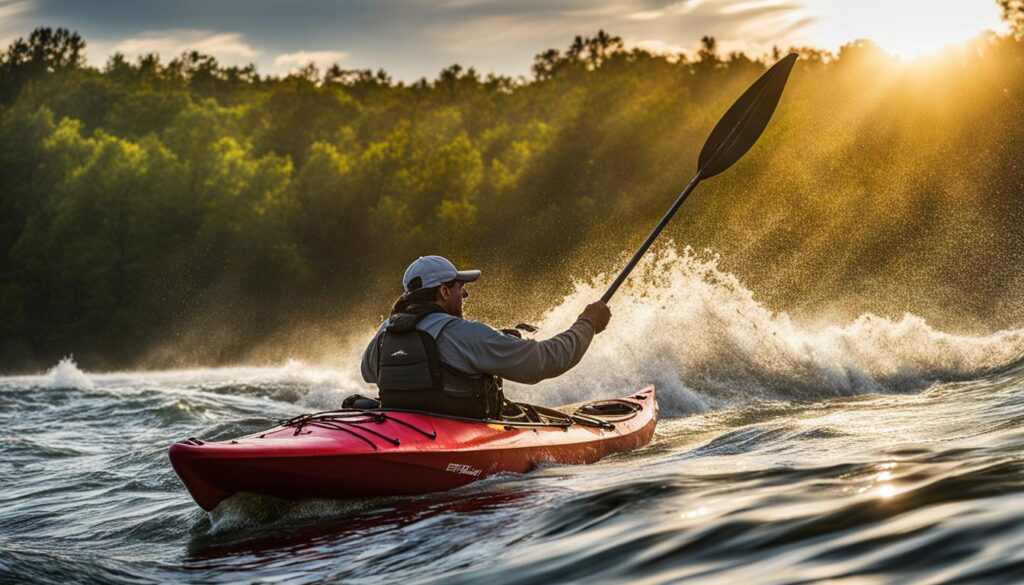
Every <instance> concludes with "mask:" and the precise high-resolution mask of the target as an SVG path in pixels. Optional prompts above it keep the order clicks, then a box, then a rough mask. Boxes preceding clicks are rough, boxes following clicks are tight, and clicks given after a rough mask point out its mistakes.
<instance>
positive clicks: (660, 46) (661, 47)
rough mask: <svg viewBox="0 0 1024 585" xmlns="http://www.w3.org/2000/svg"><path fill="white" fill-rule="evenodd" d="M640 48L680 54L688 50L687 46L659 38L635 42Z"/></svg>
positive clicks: (661, 52)
mask: <svg viewBox="0 0 1024 585" xmlns="http://www.w3.org/2000/svg"><path fill="white" fill-rule="evenodd" d="M634 44H635V45H636V46H637V47H638V48H641V49H643V50H645V51H649V52H651V53H658V54H678V53H683V52H685V51H686V47H683V46H682V45H676V44H672V43H666V42H665V41H662V40H659V39H649V40H646V41H638V42H636V43H634Z"/></svg>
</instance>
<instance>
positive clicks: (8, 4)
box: [0, 0, 35, 50]
mask: <svg viewBox="0 0 1024 585" xmlns="http://www.w3.org/2000/svg"><path fill="white" fill-rule="evenodd" d="M34 8H35V3H34V2H32V0H15V1H13V2H12V1H10V0H0V46H2V49H6V48H7V46H8V45H10V44H11V42H13V41H14V39H16V38H18V37H19V36H26V35H27V34H28V32H29V31H27V30H23V27H24V25H25V22H24V18H23V17H24V16H25V15H27V14H28V13H29V12H32V10H33V9H34ZM2 49H0V50H2Z"/></svg>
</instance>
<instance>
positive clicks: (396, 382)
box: [377, 307, 504, 419]
mask: <svg viewBox="0 0 1024 585" xmlns="http://www.w3.org/2000/svg"><path fill="white" fill-rule="evenodd" d="M432 312H441V309H440V307H439V308H438V310H437V311H431V312H428V313H424V314H421V315H410V314H405V313H399V314H396V315H392V316H391V318H390V319H388V323H387V325H386V326H385V328H384V331H383V332H382V333H381V334H380V337H379V338H378V341H377V343H378V345H377V388H378V389H380V402H381V408H398V409H405V410H423V411H427V412H436V413H438V414H448V415H452V416H463V417H467V418H479V419H487V418H490V419H498V418H500V416H501V404H502V401H503V399H504V396H503V394H502V391H501V378H499V377H498V376H492V375H487V374H485V375H477V376H471V375H468V374H464V373H462V372H460V371H458V370H456V369H455V368H452V367H451V366H449V365H448V364H445V363H444V362H442V361H441V358H440V356H439V354H438V351H437V341H436V340H435V339H434V337H433V336H432V335H430V334H429V333H427V332H426V331H421V330H419V329H416V325H417V324H418V323H419V322H420V321H421V320H422V319H423V318H424V317H426V316H427V315H429V314H431V313H432ZM452 321H454V319H452V320H449V321H448V323H445V324H444V326H442V328H441V331H440V332H439V333H438V337H440V336H441V335H442V334H443V333H444V329H445V328H446V327H447V326H448V325H449V324H451V322H452Z"/></svg>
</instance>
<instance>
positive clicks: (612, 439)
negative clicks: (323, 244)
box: [168, 386, 658, 510]
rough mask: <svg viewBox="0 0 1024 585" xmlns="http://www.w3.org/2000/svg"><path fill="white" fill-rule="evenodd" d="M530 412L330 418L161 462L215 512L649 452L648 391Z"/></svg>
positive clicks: (174, 454) (173, 449)
mask: <svg viewBox="0 0 1024 585" xmlns="http://www.w3.org/2000/svg"><path fill="white" fill-rule="evenodd" d="M526 406H528V405H526ZM528 408H529V409H530V410H533V412H532V413H525V414H524V415H523V416H519V417H516V418H515V419H513V420H501V421H476V420H470V419H462V418H455V417H446V416H440V415H434V414H428V413H423V412H413V411H399V410H389V409H373V410H339V411H331V412H325V413H317V414H313V415H302V416H300V417H295V418H293V419H291V420H289V421H283V422H282V423H281V424H280V425H279V426H277V427H274V428H272V429H269V430H267V431H264V432H261V433H255V434H252V435H247V436H245V437H240V438H237V439H233V440H230V441H219V442H204V441H201V440H198V439H188V440H186V441H181V442H178V443H175V444H173V445H171V446H170V448H169V450H168V455H169V457H170V460H171V465H172V466H173V467H174V470H175V472H176V473H177V474H178V476H179V477H180V478H181V480H182V482H183V483H184V484H185V487H186V488H187V489H188V491H189V493H190V494H191V495H192V497H193V498H194V499H195V500H196V502H197V503H198V504H199V505H200V506H201V507H202V508H204V509H206V510H212V509H213V508H214V507H216V506H217V504H219V503H220V502H221V501H222V500H224V499H226V498H228V497H230V496H232V495H234V494H235V493H238V492H251V493H257V494H264V495H271V496H276V497H280V498H285V499H302V498H358V497H370V496H391V495H413V494H423V493H429V492H437V491H444V490H449V489H452V488H456V487H459V486H462V485H466V484H468V483H471V482H474V481H478V480H480V479H484V478H486V477H489V476H491V475H494V474H496V473H508V472H515V473H524V472H526V471H529V470H530V469H532V468H534V467H536V466H537V465H538V464H542V463H562V464H583V463H592V462H594V461H597V460H598V459H600V458H602V457H605V456H607V455H609V454H612V453H618V452H623V451H629V450H632V449H636V448H638V447H641V446H643V445H645V444H647V443H648V442H649V441H650V439H651V436H652V435H653V434H654V428H655V425H656V424H657V419H658V405H657V399H656V395H655V390H654V387H653V386H648V387H647V388H644V389H643V390H640V391H639V392H636V393H634V394H632V395H630V396H628V397H626V398H620V399H615V400H602V401H597V402H589V403H584V404H580V405H571V406H567V407H560V408H559V409H546V408H542V407H529V406H528ZM566 415H569V416H566ZM537 421H540V422H537Z"/></svg>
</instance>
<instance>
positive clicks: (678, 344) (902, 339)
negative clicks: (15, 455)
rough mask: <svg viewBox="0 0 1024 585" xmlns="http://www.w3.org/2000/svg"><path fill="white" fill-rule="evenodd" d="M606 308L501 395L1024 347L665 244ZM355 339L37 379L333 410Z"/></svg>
mask: <svg viewBox="0 0 1024 585" xmlns="http://www.w3.org/2000/svg"><path fill="white" fill-rule="evenodd" d="M610 280H611V277H610V276H608V275H605V276H602V277H599V278H597V279H595V280H593V281H591V282H582V281H581V282H577V283H576V285H575V288H574V290H573V292H572V293H570V294H569V295H567V296H566V297H565V298H564V299H563V300H562V301H561V302H560V303H559V304H558V305H557V306H555V307H553V308H552V309H550V310H549V311H548V312H547V313H546V314H545V315H544V316H543V318H542V320H541V323H540V326H541V334H540V336H541V337H545V336H550V335H553V334H555V333H557V332H559V331H562V330H564V329H566V328H567V327H568V326H569V325H570V324H571V323H572V322H573V321H574V320H575V318H576V316H577V315H578V314H579V312H580V310H581V309H582V308H583V307H584V306H585V305H586V304H587V303H588V302H590V301H592V300H593V299H596V298H599V297H600V296H601V293H603V292H604V290H605V287H606V285H607V283H608V282H610ZM612 309H613V311H614V316H613V318H612V321H611V323H610V325H609V327H608V330H607V331H605V332H604V333H602V334H601V335H599V336H597V337H596V338H595V339H594V341H593V343H592V344H591V347H590V350H589V351H588V353H587V355H586V356H584V358H583V360H582V361H581V362H580V364H579V365H578V366H577V367H576V368H574V369H573V370H571V371H570V372H568V373H567V374H565V375H563V376H561V377H559V378H556V379H553V380H548V381H545V382H542V383H541V384H538V385H535V386H526V385H521V384H514V383H509V384H508V385H507V386H506V394H507V395H508V396H509V397H511V398H513V399H516V400H525V401H529V402H534V403H538V404H546V405H557V404H566V403H572V402H579V401H583V400H591V399H596V398H603V397H609V396H616V395H620V394H624V393H628V392H631V391H632V390H634V389H636V388H639V387H641V386H643V385H645V384H648V383H654V384H655V385H657V386H658V389H659V399H660V400H659V401H660V403H661V405H662V408H663V409H664V413H665V415H667V416H678V415H682V414H689V413H695V412H704V411H708V410H718V409H723V408H733V407H738V406H744V405H748V404H753V403H757V402H763V401H766V400H770V401H786V402H792V401H819V400H823V399H828V398H834V397H842V396H854V395H861V394H879V393H882V394H884V393H909V392H920V391H922V390H924V389H927V388H929V387H931V386H932V385H934V384H937V383H943V382H950V381H959V380H967V379H973V378H978V377H981V376H984V375H985V374H986V373H988V372H993V371H998V370H997V368H999V367H1004V368H1005V367H1006V365H1007V364H1011V363H1013V362H1014V361H1015V360H1018V359H1019V358H1020V356H1021V354H1022V353H1024V329H1016V330H1007V331H1000V332H996V333H993V334H991V335H977V336H972V335H954V334H951V333H946V332H943V331H940V330H937V329H935V328H933V327H932V326H931V325H929V324H928V323H927V322H926V321H925V320H924V319H922V318H921V317H918V316H915V315H913V314H910V313H907V314H905V315H903V316H902V317H901V318H899V319H895V320H894V319H889V318H886V317H881V316H877V315H873V314H864V315H861V316H860V317H858V318H856V319H855V320H853V321H852V322H849V323H846V324H840V325H835V324H833V325H824V326H810V325H804V324H801V323H798V322H797V321H795V320H793V319H791V318H790V317H789V315H787V314H786V313H778V312H774V311H772V310H771V309H769V308H768V307H766V306H765V305H763V304H762V303H760V302H759V301H757V300H756V299H755V297H754V293H753V292H752V291H751V290H749V289H748V288H746V287H745V286H744V285H743V283H742V282H740V280H739V279H738V278H736V276H734V275H732V274H730V273H728V272H726V271H723V270H722V269H720V268H719V265H718V257H717V256H716V255H714V254H711V253H710V252H699V253H698V252H694V251H693V250H691V249H690V248H686V249H685V250H683V251H682V252H678V251H677V250H676V249H675V248H674V247H673V246H672V245H671V244H668V245H666V246H663V247H661V248H660V249H659V250H658V251H657V252H656V253H654V254H650V255H649V256H648V257H647V258H646V259H645V260H644V261H643V262H641V263H640V265H639V266H638V267H637V269H636V272H635V273H634V274H633V275H632V276H631V277H630V279H629V280H628V281H627V283H626V285H625V286H624V287H623V288H622V289H621V290H620V292H619V294H618V295H617V296H616V297H615V299H614V300H613V302H612ZM369 335H370V332H369V331H367V332H365V336H366V337H367V338H368V337H369ZM349 345H350V347H354V348H355V349H351V350H350V351H349V352H348V353H349V355H345V356H339V357H340V358H341V359H340V360H339V362H337V363H339V364H344V365H343V366H336V367H333V368H325V367H317V366H314V365H310V364H306V363H303V362H301V361H298V360H294V359H292V360H288V361H287V362H285V363H283V364H281V365H277V366H269V367H233V368H209V369H191V370H170V371H162V372H122V373H109V374H95V373H86V372H83V371H82V370H81V369H79V368H78V366H77V365H76V364H75V362H74V359H73V358H71V357H68V358H64V359H63V360H61V361H60V363H58V364H57V365H56V366H54V367H53V368H52V369H51V370H50V371H49V372H48V373H47V374H46V375H45V376H43V377H42V379H40V378H39V377H35V378H33V382H34V383H35V384H36V385H39V386H43V387H47V388H71V389H79V390H92V389H93V388H94V385H95V383H97V382H100V383H102V384H103V385H104V387H105V388H106V387H111V388H112V387H117V386H119V385H120V384H122V383H123V384H126V385H131V384H134V383H136V382H137V381H139V380H140V379H143V380H147V381H150V382H152V383H154V384H155V385H159V386H164V385H174V386H182V385H185V386H187V387H190V388H194V389H197V390H200V391H207V392H212V393H216V394H228V395H239V396H251V397H253V398H259V399H270V400H273V401H275V402H279V403H289V404H296V405H299V406H301V407H303V408H305V409H311V410H327V409H333V408H339V407H340V405H341V401H342V400H343V399H344V397H345V396H347V395H349V394H351V393H353V392H362V393H366V394H371V395H372V394H374V393H375V389H374V388H372V387H369V386H368V385H367V384H365V383H364V382H363V381H362V379H361V376H360V374H359V371H358V367H359V366H358V364H359V359H360V355H359V352H360V349H359V348H361V347H362V345H361V344H349ZM9 380H12V379H9Z"/></svg>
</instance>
